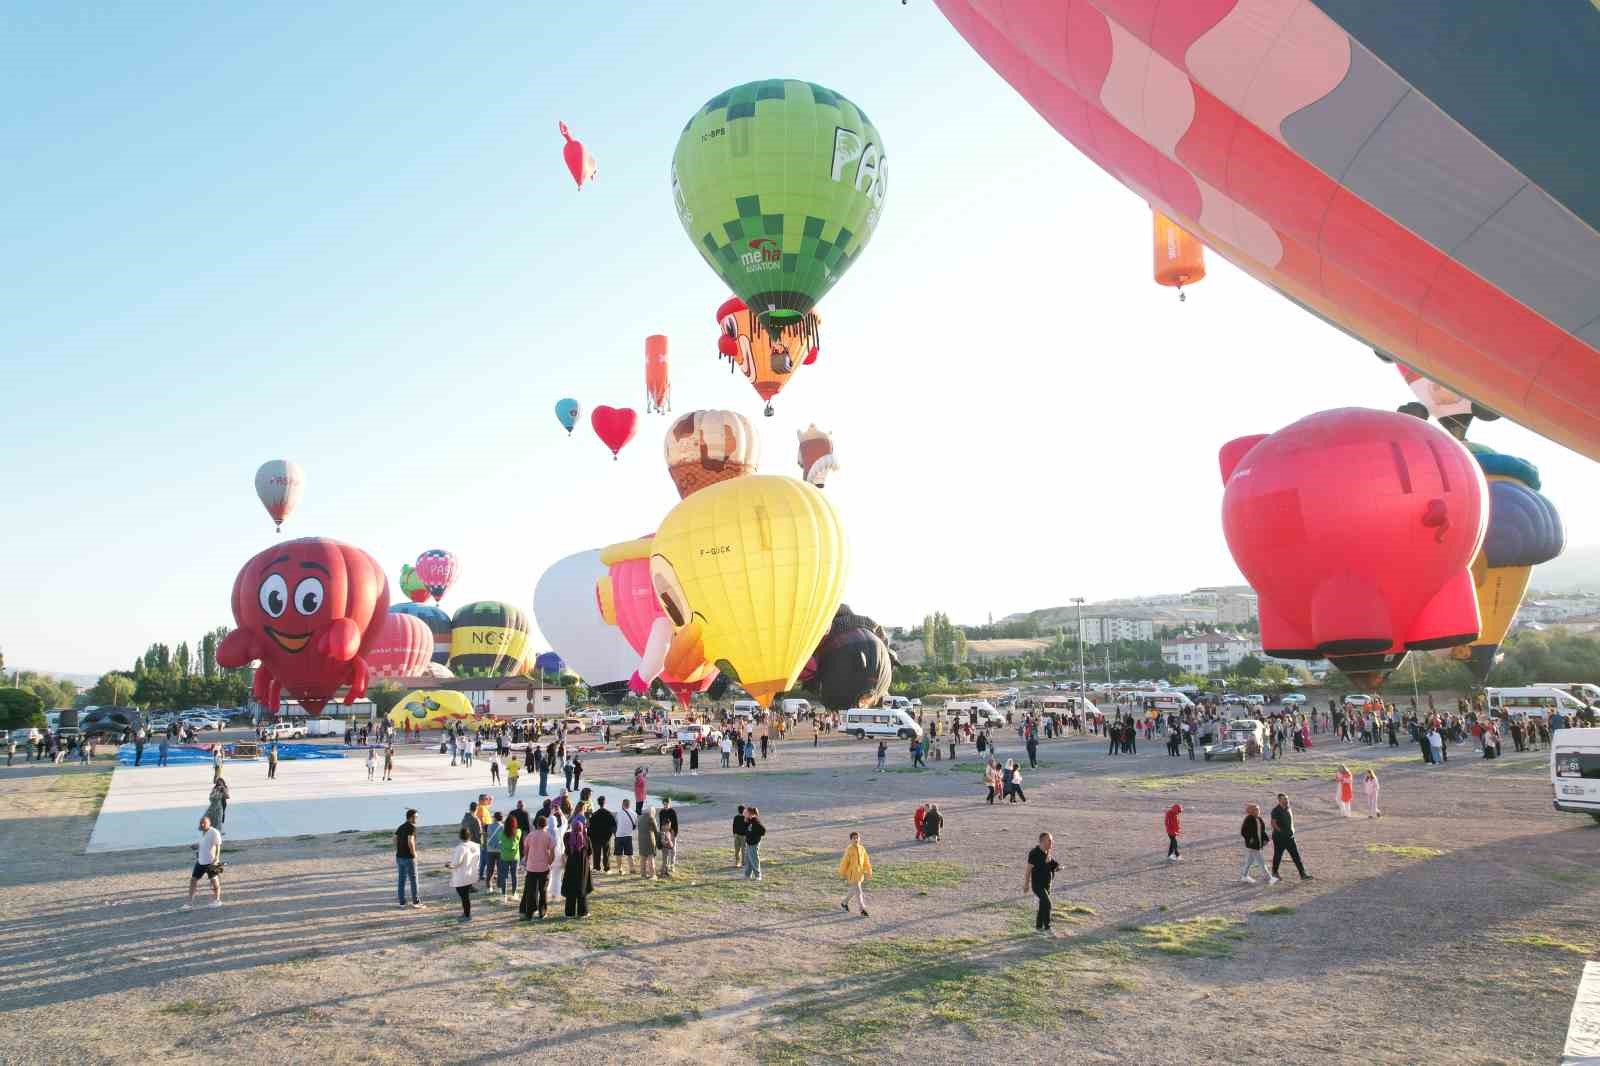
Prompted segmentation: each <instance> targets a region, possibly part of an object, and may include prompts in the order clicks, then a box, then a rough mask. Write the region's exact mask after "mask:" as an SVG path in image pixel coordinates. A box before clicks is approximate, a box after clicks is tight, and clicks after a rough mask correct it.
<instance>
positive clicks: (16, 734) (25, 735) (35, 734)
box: [11, 726, 44, 748]
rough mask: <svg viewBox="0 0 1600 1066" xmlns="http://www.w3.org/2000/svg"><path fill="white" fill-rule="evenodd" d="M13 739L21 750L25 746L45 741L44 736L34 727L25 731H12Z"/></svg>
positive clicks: (28, 727) (29, 727)
mask: <svg viewBox="0 0 1600 1066" xmlns="http://www.w3.org/2000/svg"><path fill="white" fill-rule="evenodd" d="M11 739H12V740H14V741H16V742H17V747H19V748H20V747H22V746H24V745H31V744H37V743H39V741H41V740H43V739H44V734H43V733H41V732H39V730H37V729H35V728H33V727H32V726H27V727H26V728H23V729H13V730H12V731H11Z"/></svg>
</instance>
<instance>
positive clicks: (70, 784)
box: [50, 765, 113, 817]
mask: <svg viewBox="0 0 1600 1066" xmlns="http://www.w3.org/2000/svg"><path fill="white" fill-rule="evenodd" d="M112 769H113V767H112V766H110V765H107V766H104V767H97V768H95V769H93V770H89V771H81V770H80V771H78V772H76V773H63V774H60V775H58V776H57V777H56V778H55V779H54V780H52V781H51V782H50V791H51V793H53V794H54V795H57V796H65V797H68V798H70V799H73V800H77V801H78V803H77V806H78V807H79V808H80V809H79V810H76V811H74V812H72V813H74V814H81V815H88V816H90V817H95V816H97V815H99V813H100V806H101V804H103V803H105V801H106V793H107V792H109V791H111V771H112Z"/></svg>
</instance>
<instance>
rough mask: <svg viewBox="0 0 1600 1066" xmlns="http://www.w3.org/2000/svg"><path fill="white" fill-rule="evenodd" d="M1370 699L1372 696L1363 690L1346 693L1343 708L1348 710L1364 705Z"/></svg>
mask: <svg viewBox="0 0 1600 1066" xmlns="http://www.w3.org/2000/svg"><path fill="white" fill-rule="evenodd" d="M1371 700H1372V697H1371V696H1369V695H1367V694H1366V693H1365V692H1351V693H1347V694H1346V695H1345V698H1344V708H1345V710H1347V711H1348V710H1352V709H1354V708H1357V707H1365V706H1366V705H1367V704H1368V703H1369V702H1371Z"/></svg>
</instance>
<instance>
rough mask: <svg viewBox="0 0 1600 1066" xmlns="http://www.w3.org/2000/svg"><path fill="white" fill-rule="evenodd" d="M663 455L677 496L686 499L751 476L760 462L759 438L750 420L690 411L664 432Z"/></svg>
mask: <svg viewBox="0 0 1600 1066" xmlns="http://www.w3.org/2000/svg"><path fill="white" fill-rule="evenodd" d="M662 455H663V457H664V458H665V459H666V463H667V473H669V474H671V475H672V483H673V484H674V485H676V486H677V487H678V495H679V497H687V496H689V495H690V494H691V493H693V492H696V491H698V490H700V489H703V488H705V487H706V486H708V485H716V484H718V483H720V482H723V481H728V480H730V479H732V478H736V477H744V476H745V475H746V474H752V473H754V472H755V469H756V467H757V466H758V465H759V464H760V461H761V438H760V437H759V436H757V434H756V431H755V427H754V426H752V425H751V424H750V420H749V419H748V418H746V417H744V415H741V414H738V413H736V412H734V411H690V412H689V413H688V414H686V415H683V416H681V417H679V418H678V419H677V420H676V421H674V422H673V423H672V426H671V427H670V428H669V429H668V430H667V436H666V439H665V440H664V441H663V442H662Z"/></svg>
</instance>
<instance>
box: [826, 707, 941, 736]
mask: <svg viewBox="0 0 1600 1066" xmlns="http://www.w3.org/2000/svg"><path fill="white" fill-rule="evenodd" d="M839 728H840V729H841V730H842V731H844V732H845V733H848V734H849V735H850V736H853V737H855V738H856V739H857V740H862V739H864V738H866V737H899V738H900V739H902V740H915V739H917V738H919V737H921V736H922V727H921V726H920V725H918V724H917V720H916V719H915V718H912V717H911V716H910V715H909V714H907V713H906V712H905V711H895V710H890V709H889V708H887V707H870V708H866V709H852V710H848V711H845V712H844V721H843V722H842V723H840V726H839Z"/></svg>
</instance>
